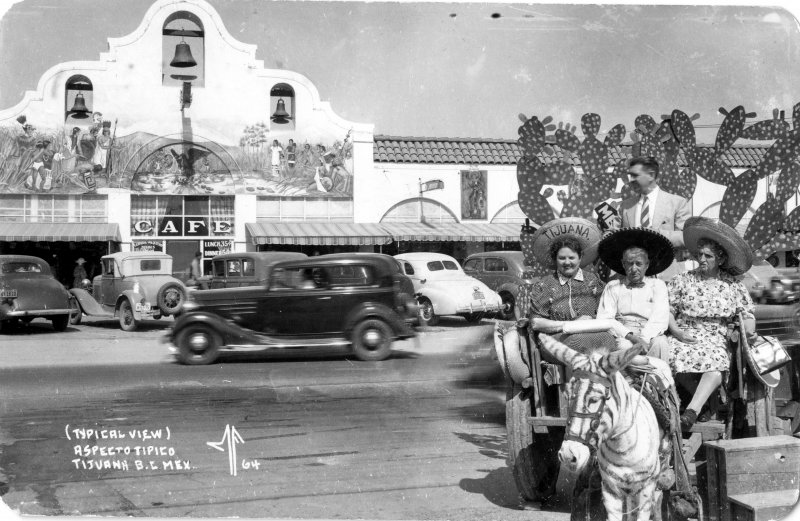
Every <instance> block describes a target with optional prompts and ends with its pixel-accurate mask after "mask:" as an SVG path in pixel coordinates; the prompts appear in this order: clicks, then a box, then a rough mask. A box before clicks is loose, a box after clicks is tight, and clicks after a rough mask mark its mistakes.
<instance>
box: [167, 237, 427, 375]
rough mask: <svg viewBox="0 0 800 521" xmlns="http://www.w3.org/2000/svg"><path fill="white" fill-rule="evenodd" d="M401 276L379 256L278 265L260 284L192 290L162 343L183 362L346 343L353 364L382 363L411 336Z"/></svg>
mask: <svg viewBox="0 0 800 521" xmlns="http://www.w3.org/2000/svg"><path fill="white" fill-rule="evenodd" d="M403 278H404V276H403V275H402V274H401V273H400V271H399V267H398V265H397V263H396V262H395V260H394V259H393V258H392V257H390V256H388V255H382V254H379V253H374V254H373V253H338V254H331V255H321V256H317V257H307V258H299V259H294V260H287V261H280V262H277V263H275V264H274V265H272V266H271V270H270V271H269V274H268V279H267V281H266V284H264V285H258V286H246V287H229V288H218V289H208V290H202V291H193V292H191V293H190V294H189V295H188V297H187V301H186V303H185V305H184V313H182V314H181V315H180V316H179V317H178V319H177V320H176V321H175V324H174V325H173V327H172V330H171V331H170V332H169V333H168V335H167V336H166V337H165V338H164V341H165V342H167V343H169V344H171V349H172V350H173V352H174V353H175V354H176V356H177V358H178V361H179V362H181V363H183V364H189V365H199V364H210V363H212V362H214V361H215V360H216V359H217V358H218V356H219V354H220V352H221V351H235V350H241V349H244V350H249V351H252V350H267V349H280V348H297V347H307V346H308V347H310V346H348V345H349V346H351V347H352V350H353V353H354V354H355V356H356V358H358V359H359V360H369V361H378V360H384V359H385V358H387V357H388V356H389V355H390V353H391V346H392V342H393V341H394V340H400V339H405V338H411V337H413V336H415V335H416V332H415V331H414V328H413V324H414V323H415V321H416V312H417V306H416V301H415V300H414V295H413V294H412V293H411V290H412V288H413V286H411V285H407V284H408V282H406V283H403ZM404 287H406V288H407V289H406V290H403V288H404Z"/></svg>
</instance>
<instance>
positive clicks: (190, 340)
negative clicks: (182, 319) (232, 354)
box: [175, 324, 220, 365]
mask: <svg viewBox="0 0 800 521" xmlns="http://www.w3.org/2000/svg"><path fill="white" fill-rule="evenodd" d="M175 344H176V345H177V346H178V361H179V362H180V363H182V364H184V365H208V364H210V363H212V362H214V361H215V360H216V359H217V356H218V355H219V345H220V341H219V337H218V336H217V334H216V333H215V332H214V330H212V329H211V328H210V327H208V326H205V325H202V324H192V325H189V326H186V327H185V328H183V329H181V330H180V331H179V332H178V334H177V335H176V338H175Z"/></svg>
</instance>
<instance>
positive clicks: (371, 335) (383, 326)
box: [352, 318, 392, 362]
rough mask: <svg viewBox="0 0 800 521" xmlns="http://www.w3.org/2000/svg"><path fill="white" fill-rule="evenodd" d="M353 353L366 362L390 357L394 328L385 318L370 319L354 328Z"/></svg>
mask: <svg viewBox="0 0 800 521" xmlns="http://www.w3.org/2000/svg"><path fill="white" fill-rule="evenodd" d="M352 340H353V353H355V355H356V358H358V359H359V360H363V361H365V362H377V361H379V360H385V359H386V358H388V357H389V353H390V352H391V350H392V330H391V328H390V327H389V325H388V324H387V323H386V322H384V321H383V320H378V319H376V318H372V319H368V320H365V321H363V322H361V323H360V324H358V325H357V326H356V327H355V328H353V336H352Z"/></svg>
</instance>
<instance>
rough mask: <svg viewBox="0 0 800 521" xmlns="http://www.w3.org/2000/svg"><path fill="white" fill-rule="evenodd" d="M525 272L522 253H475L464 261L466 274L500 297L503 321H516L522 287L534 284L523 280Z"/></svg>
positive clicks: (500, 315)
mask: <svg viewBox="0 0 800 521" xmlns="http://www.w3.org/2000/svg"><path fill="white" fill-rule="evenodd" d="M525 272H526V270H525V256H524V255H523V254H522V252H521V251H492V252H482V253H473V254H472V255H470V256H469V257H467V259H466V260H465V261H464V273H466V274H467V275H469V276H470V277H475V278H476V279H478V280H479V281H481V282H483V283H484V284H486V285H487V286H489V287H490V288H492V289H493V290H494V291H495V293H497V294H498V295H500V299H501V300H502V301H503V307H502V309H501V310H500V312H499V313H498V316H499V317H500V318H502V319H503V320H513V319H514V310H515V309H516V307H517V297H518V295H519V287H520V285H521V284H531V283H532V282H533V281H532V280H530V279H525V278H523V274H524V273H525ZM528 273H530V271H528Z"/></svg>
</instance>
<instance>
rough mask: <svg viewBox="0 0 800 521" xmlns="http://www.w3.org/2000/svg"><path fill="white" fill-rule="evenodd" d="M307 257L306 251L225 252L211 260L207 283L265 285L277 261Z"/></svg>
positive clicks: (212, 286)
mask: <svg viewBox="0 0 800 521" xmlns="http://www.w3.org/2000/svg"><path fill="white" fill-rule="evenodd" d="M305 258H306V254H305V253H299V252H289V251H269V252H267V251H264V252H259V251H256V252H242V253H225V254H222V255H218V256H216V257H214V259H213V260H212V261H211V277H210V278H209V280H208V281H207V282H206V284H207V286H208V288H210V289H219V288H238V287H241V286H263V285H265V284H266V283H267V280H268V279H269V272H270V271H271V270H272V267H273V266H274V265H275V263H276V262H280V261H284V260H294V259H305Z"/></svg>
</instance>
